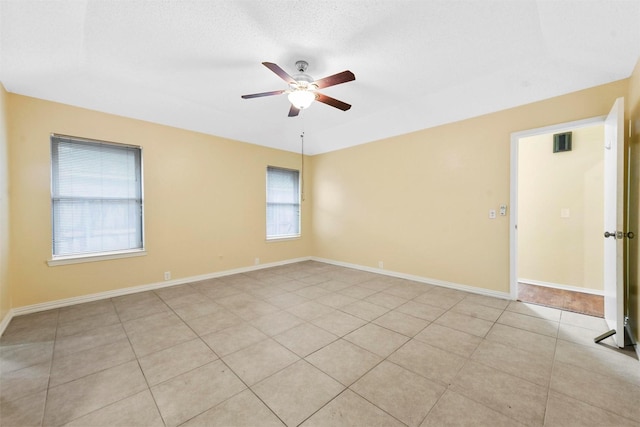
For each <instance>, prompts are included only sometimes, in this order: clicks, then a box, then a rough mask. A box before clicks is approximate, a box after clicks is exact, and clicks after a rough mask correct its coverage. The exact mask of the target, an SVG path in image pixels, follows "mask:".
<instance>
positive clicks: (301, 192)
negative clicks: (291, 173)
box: [300, 115, 304, 202]
mask: <svg viewBox="0 0 640 427" xmlns="http://www.w3.org/2000/svg"><path fill="white" fill-rule="evenodd" d="M300 146H301V148H300V162H301V166H300V185H301V186H302V189H301V190H300V198H301V199H302V201H303V202H304V115H303V116H302V133H301V134H300Z"/></svg>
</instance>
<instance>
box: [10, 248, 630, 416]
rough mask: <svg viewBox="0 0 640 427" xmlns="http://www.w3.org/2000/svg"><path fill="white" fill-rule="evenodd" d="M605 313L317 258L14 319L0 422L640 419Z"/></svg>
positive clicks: (625, 354) (626, 359)
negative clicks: (600, 339) (598, 339)
mask: <svg viewBox="0 0 640 427" xmlns="http://www.w3.org/2000/svg"><path fill="white" fill-rule="evenodd" d="M606 329H607V328H606V326H605V325H604V323H603V320H602V319H599V318H596V317H590V316H585V315H580V314H576V313H572V312H568V311H560V310H557V309H553V308H546V307H541V306H536V305H527V304H524V303H520V302H510V301H506V300H501V299H496V298H490V297H486V296H480V295H474V294H469V293H465V292H460V291H456V290H451V289H446V288H439V287H435V286H429V285H425V284H421V283H415V282H411V281H407V280H402V279H397V278H391V277H386V276H381V275H376V274H371V273H367V272H362V271H357V270H351V269H347V268H342V267H337V266H333V265H328V264H322V263H318V262H313V261H308V262H302V263H297V264H291V265H286V266H281V267H276V268H271V269H268V270H260V271H255V272H252V273H247V274H238V275H234V276H227V277H223V278H219V279H213V280H207V281H203V282H198V283H191V284H188V285H180V286H175V287H171V288H165V289H160V290H157V291H154V292H144V293H138V294H132V295H127V296H122V297H118V298H113V299H108V300H102V301H97V302H92V303H87V304H82V305H76V306H72V307H66V308H61V309H57V310H51V311H47V312H41V313H36V314H32V315H26V316H20V317H16V318H14V319H13V320H12V322H11V324H10V325H9V327H8V328H7V330H6V332H5V334H4V335H3V336H2V338H1V339H0V356H1V364H0V397H1V407H0V424H1V425H2V426H31V425H34V426H40V425H45V426H59V425H68V426H179V425H180V426H198V425H203V426H204V425H206V426H282V425H287V426H297V425H302V426H305V427H307V426H342V425H351V426H367V427H369V426H405V425H406V426H442V425H474V426H478V425H490V426H519V425H527V426H542V425H545V426H546V425H549V426H570V425H576V426H578V425H579V426H588V425H593V426H614V425H615V426H637V425H638V420H640V404H639V403H638V402H640V363H639V362H638V361H637V360H636V358H635V353H634V352H633V348H628V349H626V351H621V350H617V349H614V348H613V347H611V345H612V343H611V341H610V339H609V340H608V341H607V342H605V343H604V344H602V345H596V344H594V343H593V337H594V336H596V335H598V334H600V333H601V332H603V331H604V330H606Z"/></svg>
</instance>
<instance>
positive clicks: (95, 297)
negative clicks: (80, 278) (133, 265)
mask: <svg viewBox="0 0 640 427" xmlns="http://www.w3.org/2000/svg"><path fill="white" fill-rule="evenodd" d="M310 259H311V258H310V257H303V258H294V259H289V260H285V261H276V262H272V263H267V264H259V265H252V266H249V267H241V268H235V269H232V270H224V271H217V272H215V273H209V274H203V275H199V276H190V277H184V278H180V279H174V280H167V281H163V282H157V283H150V284H147V285H139V286H132V287H129V288H121V289H114V290H112V291H106V292H98V293H95V294H88V295H82V296H78V297H72V298H65V299H60V300H55V301H48V302H43V303H40V304H33V305H26V306H23V307H16V308H13V309H11V310H10V311H9V314H7V316H5V319H3V321H2V324H0V325H2V326H3V328H2V329H0V335H1V334H2V332H4V328H6V326H7V325H8V324H9V322H10V321H11V319H12V318H13V317H15V316H20V315H24V314H31V313H37V312H39V311H45V310H52V309H55V308H61V307H67V306H70V305H75V304H82V303H85V302H92V301H99V300H103V299H107V298H114V297H119V296H123V295H129V294H135V293H138V292H145V291H151V290H154V289H161V288H166V287H169V286H175V285H183V284H185V283H193V282H198V281H201V280H207V279H215V278H218V277H224V276H230V275H232V274H239V273H247V272H250V271H256V270H262V269H265V268H271V267H278V266H281V265H287V264H293V263H296V262H302V261H309V260H310ZM7 318H8V320H6V319H7ZM5 321H6V322H5ZM5 323H6V324H5Z"/></svg>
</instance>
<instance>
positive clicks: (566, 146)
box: [553, 132, 571, 153]
mask: <svg viewBox="0 0 640 427" xmlns="http://www.w3.org/2000/svg"><path fill="white" fill-rule="evenodd" d="M563 151H571V132H563V133H556V134H554V135H553V152H554V153H562V152H563Z"/></svg>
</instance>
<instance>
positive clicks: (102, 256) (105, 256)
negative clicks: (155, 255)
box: [47, 249, 147, 267]
mask: <svg viewBox="0 0 640 427" xmlns="http://www.w3.org/2000/svg"><path fill="white" fill-rule="evenodd" d="M145 255H147V251H146V250H144V249H141V250H135V251H126V252H109V253H98V254H90V255H72V256H65V257H55V258H53V259H50V260H47V265H49V267H55V266H57V265H67V264H80V263H84V262H98V261H107V260H110V259H119V258H131V257H138V256H145Z"/></svg>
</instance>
